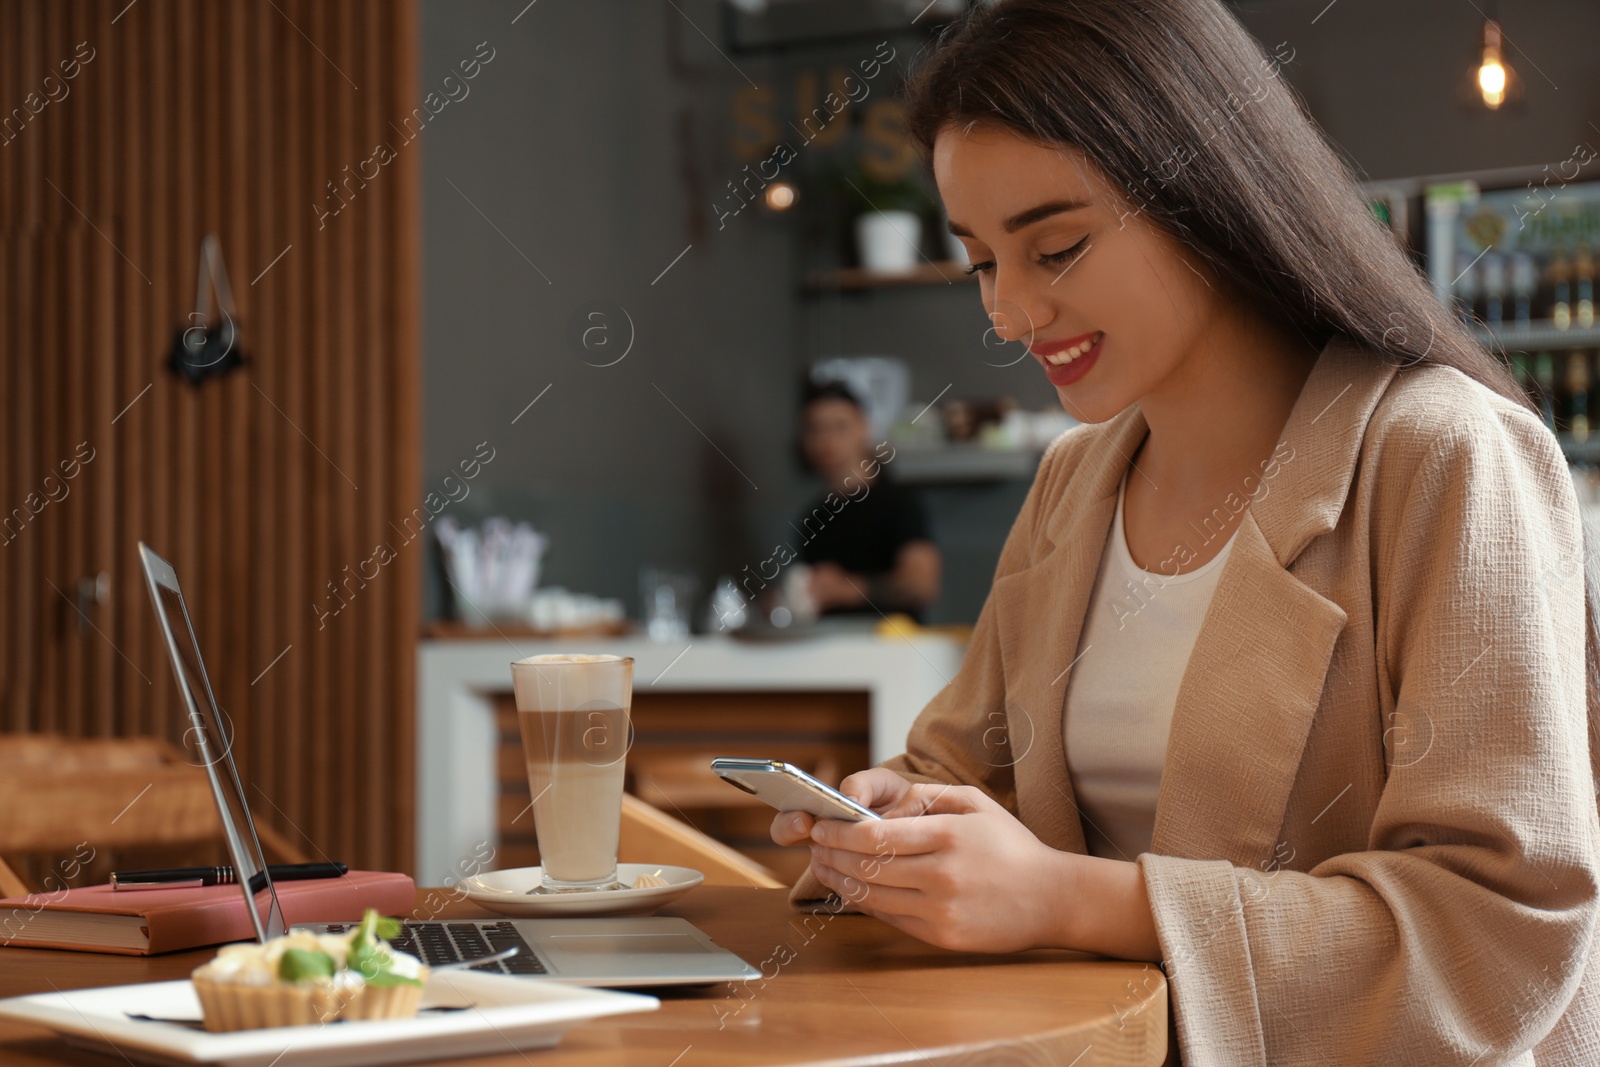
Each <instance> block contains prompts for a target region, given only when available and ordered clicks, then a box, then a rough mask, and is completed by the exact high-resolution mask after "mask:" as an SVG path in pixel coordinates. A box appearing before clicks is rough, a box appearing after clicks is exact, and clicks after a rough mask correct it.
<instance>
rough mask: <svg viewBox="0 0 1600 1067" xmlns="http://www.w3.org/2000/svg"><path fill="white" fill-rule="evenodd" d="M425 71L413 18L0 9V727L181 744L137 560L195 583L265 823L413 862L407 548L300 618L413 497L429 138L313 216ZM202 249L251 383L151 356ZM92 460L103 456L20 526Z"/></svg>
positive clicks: (316, 12) (317, 5) (404, 109)
mask: <svg viewBox="0 0 1600 1067" xmlns="http://www.w3.org/2000/svg"><path fill="white" fill-rule="evenodd" d="M80 43H86V44H87V47H89V48H92V49H93V50H94V57H93V59H92V60H90V61H89V62H88V63H82V64H81V65H80V70H79V72H78V74H77V76H76V77H75V78H73V79H71V80H70V81H66V80H64V79H61V78H60V71H59V68H58V64H59V63H60V62H61V61H63V60H71V59H72V57H73V55H74V50H75V49H77V48H78V47H79V46H80ZM415 51H416V13H415V10H414V6H413V4H411V3H409V2H399V3H396V2H391V0H340V2H339V3H336V4H335V3H324V2H319V0H275V2H271V0H140V2H138V3H136V4H132V5H129V4H128V3H127V0H100V2H95V0H59V2H58V0H51V2H48V3H46V2H43V0H32V2H24V0H0V123H3V121H4V118H5V117H6V116H7V115H11V114H12V109H13V108H15V109H18V110H17V113H16V114H17V115H18V116H20V118H17V119H15V120H14V122H13V125H12V127H11V128H9V129H3V130H0V420H3V421H0V522H3V520H4V519H5V518H6V517H7V516H11V517H12V519H13V523H12V527H11V528H9V529H8V528H5V527H4V526H0V730H4V731H10V732H20V731H56V732H60V733H63V734H66V735H68V736H138V735H148V736H159V737H165V738H167V739H169V740H171V741H173V742H175V743H181V742H182V738H183V733H184V725H185V723H184V722H183V720H182V719H181V718H180V716H179V714H178V713H177V710H176V709H177V708H178V707H179V705H178V700H177V694H176V692H175V689H174V686H173V684H172V681H171V674H170V670H169V668H168V667H167V664H166V662H165V657H164V654H163V651H162V648H161V645H160V643H159V636H158V632H157V630H156V627H155V624H154V615H153V613H152V611H151V607H150V604H149V599H148V595H147V594H146V592H145V589H144V586H143V584H142V576H141V574H140V573H139V571H138V566H137V556H136V552H135V548H134V546H135V543H136V542H137V541H139V540H144V541H147V542H148V543H149V544H150V545H151V546H152V547H153V548H154V549H155V550H156V551H158V552H160V553H162V554H163V555H166V556H167V557H168V558H169V559H171V560H172V561H173V562H174V563H175V564H176V565H177V567H178V570H179V573H180V575H181V576H182V578H183V580H184V583H185V585H186V587H187V590H188V593H189V599H190V610H191V611H192V612H193V614H194V616H195V624H196V627H197V629H198V632H199V636H200V642H201V647H202V649H203V650H204V652H205V654H206V656H207V657H208V659H209V661H210V664H211V668H212V672H213V678H212V682H213V685H214V687H215V689H216V692H217V697H218V700H219V702H220V703H221V704H222V705H223V707H224V708H225V709H226V711H227V712H228V713H229V715H230V717H231V718H232V720H233V722H234V725H235V729H236V732H237V754H238V756H239V759H240V770H241V773H242V774H243V775H244V776H245V778H246V780H247V781H248V782H249V783H250V792H251V800H252V806H253V807H254V808H255V809H256V813H257V816H258V817H260V818H263V819H265V820H266V821H268V822H271V823H272V824H274V825H275V826H276V827H277V828H278V829H280V830H282V831H284V832H285V833H286V834H287V835H288V836H289V837H290V839H291V840H293V841H296V842H297V843H300V844H301V845H302V846H303V847H304V848H305V849H306V851H307V852H308V853H310V854H312V855H314V856H317V855H326V856H328V857H331V858H334V859H340V860H344V861H347V862H349V863H352V864H356V865H361V866H377V867H391V868H399V869H409V868H410V864H411V860H412V829H411V828H412V822H413V818H414V812H413V804H414V799H413V798H414V781H413V778H414V771H413V768H414V763H415V760H414V754H413V730H412V718H413V708H414V703H415V693H414V687H415V682H414V678H415V671H414V654H415V646H416V635H417V633H418V630H419V623H420V618H419V617H420V584H421V580H420V576H421V550H420V544H421V542H418V543H417V544H415V545H409V546H407V545H402V544H395V549H396V551H397V553H398V558H396V559H395V560H394V561H393V562H391V563H389V564H387V565H386V566H384V567H382V569H381V572H380V573H379V575H378V577H377V578H375V579H372V580H370V581H366V582H365V584H364V585H356V584H355V583H354V582H353V581H352V582H351V583H350V585H349V586H348V589H349V590H353V591H354V595H353V596H352V595H351V592H350V591H347V589H346V588H345V587H341V590H340V591H341V594H342V595H343V597H344V599H345V600H346V601H347V602H348V606H347V607H345V608H344V609H343V610H342V611H341V612H340V613H339V614H338V615H336V616H332V617H329V618H327V619H326V620H324V622H325V625H321V626H319V619H318V615H317V612H316V610H315V609H314V607H313V605H328V604H333V605H334V606H337V604H338V601H335V600H332V599H331V596H330V593H329V583H330V582H332V583H334V584H335V585H339V583H341V582H343V581H345V580H347V579H348V578H349V576H350V575H352V574H354V573H355V572H356V569H357V565H358V563H359V562H360V561H363V560H367V559H368V558H369V557H371V556H372V554H373V551H374V548H375V547H376V546H377V545H379V544H380V543H384V542H389V543H391V544H394V543H395V542H396V540H397V539H396V538H395V537H394V535H393V534H392V533H391V532H390V525H389V524H390V521H391V520H394V521H398V520H399V519H400V518H401V517H402V516H404V515H407V514H409V513H410V512H411V510H412V508H413V507H415V506H417V504H418V503H419V502H420V498H421V478H420V448H421V441H420V436H421V435H420V412H419V397H418V389H419V385H420V366H419V360H420V335H419V313H418V308H419V299H418V297H419V289H420V279H419V271H420V266H419V259H418V257H419V227H420V214H419V195H418V189H419V174H420V159H419V150H418V148H417V147H416V146H406V145H396V146H395V152H396V158H395V159H394V160H393V161H392V162H390V163H388V164H387V165H385V166H383V167H382V168H381V170H380V172H379V174H378V176H377V177H376V178H374V179H370V180H367V181H366V182H365V185H364V186H363V187H361V188H359V189H358V190H357V191H356V193H355V195H354V197H353V198H351V202H350V203H349V205H348V206H346V207H345V208H344V209H343V210H342V211H341V212H340V213H339V214H337V215H336V216H331V217H329V218H327V219H325V220H324V222H325V226H323V227H322V228H319V222H318V218H317V213H316V212H315V210H314V207H313V206H314V205H321V204H325V203H327V202H328V197H329V191H328V190H329V187H328V184H327V183H328V182H330V181H333V182H335V184H337V183H338V181H339V180H340V179H341V178H342V177H344V175H345V173H346V172H343V171H342V168H344V167H345V166H346V165H349V166H350V167H351V168H352V171H351V172H353V171H354V168H355V166H356V164H357V163H358V162H359V161H361V160H364V159H366V158H367V157H368V156H369V155H371V153H372V151H373V148H374V146H375V145H377V144H379V143H380V142H388V143H391V144H393V143H394V142H395V140H396V138H395V136H394V134H393V132H392V130H391V128H390V126H389V123H390V121H391V120H398V119H399V118H400V117H401V116H404V115H405V114H408V113H409V112H410V110H411V109H412V108H413V107H415V106H417V105H418V104H420V102H421V101H420V98H419V97H418V93H417V86H416V84H415V78H414V74H413V66H414V61H415ZM47 75H51V76H53V77H54V78H55V79H56V80H55V81H52V82H51V83H48V84H47V83H46V81H45V78H46V76H47ZM352 82H353V83H354V84H352ZM63 84H64V85H65V86H67V87H68V88H69V90H70V91H69V92H68V93H67V95H66V96H65V97H62V98H60V99H57V100H52V101H50V102H48V103H46V104H44V106H43V107H42V108H41V107H39V101H40V100H43V99H46V94H47V90H48V91H49V92H54V93H56V95H57V96H60V85H63ZM30 94H37V95H36V96H33V97H30ZM31 109H36V110H37V114H33V113H31ZM19 124H20V126H21V128H20V130H19V129H17V126H18V125H19ZM208 232H215V233H217V234H219V235H220V237H221V240H222V247H223V252H224V255H225V258H226V261H227V266H228V271H229V277H230V280H231V282H232V286H233V291H234V296H235V300H236V302H237V303H238V305H239V313H240V320H241V322H242V325H243V331H244V332H243V339H244V343H243V349H244V351H245V353H246V355H247V357H248V359H249V362H248V364H247V365H246V367H245V368H244V369H243V370H241V371H238V372H235V373H234V374H232V375H230V376H227V377H225V378H222V379H219V380H213V381H210V382H208V383H206V384H205V385H203V386H201V387H199V388H195V387H193V386H190V385H188V384H187V383H185V382H183V381H180V380H178V379H177V378H175V377H173V376H172V375H171V374H170V373H169V372H168V371H167V370H166V369H165V361H166V358H167V354H168V351H169V349H170V346H171V343H172V339H173V336H174V333H175V332H176V331H177V330H178V329H180V328H182V327H183V326H185V325H187V324H188V323H187V320H186V316H187V315H188V313H189V312H190V311H192V310H193V307H192V303H193V300H194V291H195V272H196V268H197V262H198V252H199V246H200V240H201V238H202V236H203V235H204V234H206V233H208ZM285 248H288V251H287V253H286V254H284V255H283V257H282V258H281V259H279V260H278V261H277V263H276V264H275V265H273V266H271V268H270V269H267V268H268V265H269V264H271V263H272V262H273V259H274V257H276V256H278V255H279V253H280V252H284V250H285ZM263 272H265V273H263ZM258 275H259V278H258ZM147 386H148V387H149V388H148V389H146V387H147ZM80 442H87V445H88V447H89V448H92V449H93V450H94V458H93V459H92V461H91V462H89V463H88V464H86V465H84V466H83V467H82V469H81V471H80V472H79V473H78V475H77V476H76V477H75V478H73V479H72V480H71V481H70V482H66V483H65V485H66V486H67V487H68V493H67V495H66V496H65V497H64V499H61V500H59V501H51V502H49V503H47V504H44V506H43V507H38V504H39V502H40V501H41V500H42V499H44V494H45V491H46V488H47V486H46V483H45V481H44V479H45V478H46V476H48V475H51V474H56V475H57V476H58V477H59V474H60V472H59V471H58V470H57V466H58V464H59V463H60V462H61V461H63V460H67V461H70V460H71V459H72V458H73V457H74V450H75V449H76V448H77V447H78V445H79V443H80ZM51 484H52V485H54V484H55V483H51ZM54 491H56V492H57V493H58V495H59V492H60V490H59V488H57V489H55V490H54ZM30 494H37V495H34V496H30ZM34 510H37V514H34V513H33V512H34ZM346 566H348V567H349V570H348V571H346V570H344V569H343V568H345V567H346ZM99 572H105V573H107V574H109V575H110V576H111V596H110V601H109V603H107V604H105V605H103V606H101V607H99V608H97V609H95V610H94V612H93V613H92V616H91V618H92V622H93V624H94V629H90V630H89V631H88V632H87V633H80V629H79V626H78V625H77V622H76V620H77V612H76V610H75V608H74V606H73V604H72V602H71V599H72V598H73V597H75V596H76V592H77V586H78V582H79V580H80V579H81V578H83V577H85V576H89V575H94V574H96V573H99ZM369 573H370V570H369ZM58 590H59V591H58ZM286 648H287V649H288V651H287V653H286V654H284V655H283V657H282V658H281V659H279V660H278V661H277V663H276V664H275V665H273V666H271V668H270V669H268V665H269V664H272V663H273V660H274V659H275V658H276V657H278V656H279V654H280V653H283V652H284V650H285V649H286ZM263 672H265V673H263ZM128 799H129V800H130V801H131V800H133V799H134V798H133V797H131V796H130V797H129V798H128ZM93 829H94V828H92V827H86V828H85V834H86V836H88V837H89V840H90V841H91V842H92V841H93Z"/></svg>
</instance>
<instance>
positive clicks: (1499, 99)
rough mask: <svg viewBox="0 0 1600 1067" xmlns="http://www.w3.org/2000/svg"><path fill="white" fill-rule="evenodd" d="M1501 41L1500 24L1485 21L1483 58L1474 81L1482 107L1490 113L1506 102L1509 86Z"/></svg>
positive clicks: (1491, 20) (1508, 76)
mask: <svg viewBox="0 0 1600 1067" xmlns="http://www.w3.org/2000/svg"><path fill="white" fill-rule="evenodd" d="M1502 40H1503V38H1502V35H1501V33H1500V23H1498V22H1496V21H1495V20H1494V19H1485V20H1484V23H1483V56H1482V58H1481V59H1479V61H1478V73H1477V78H1476V81H1477V86H1478V94H1479V95H1480V96H1481V97H1482V98H1483V106H1484V107H1487V108H1488V109H1489V110H1490V111H1494V110H1497V109H1498V108H1499V107H1500V105H1501V104H1503V103H1505V102H1506V91H1507V90H1508V89H1509V88H1510V86H1511V70H1510V69H1509V68H1508V67H1507V66H1506V63H1505V56H1504V54H1503V50H1502V48H1501V42H1502Z"/></svg>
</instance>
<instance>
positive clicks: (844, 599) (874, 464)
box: [794, 382, 940, 618]
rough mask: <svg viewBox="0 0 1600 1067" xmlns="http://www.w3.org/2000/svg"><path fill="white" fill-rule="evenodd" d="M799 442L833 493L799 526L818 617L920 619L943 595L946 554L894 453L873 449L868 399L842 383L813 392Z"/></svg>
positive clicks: (881, 447)
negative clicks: (897, 615) (902, 483)
mask: <svg viewBox="0 0 1600 1067" xmlns="http://www.w3.org/2000/svg"><path fill="white" fill-rule="evenodd" d="M800 444H801V449H802V451H803V452H804V453H805V457H806V461H807V463H809V464H810V466H811V468H812V470H814V471H816V472H817V473H818V474H820V475H821V476H822V477H823V478H824V479H826V480H827V482H828V486H829V489H830V492H829V493H828V494H827V495H826V496H825V497H823V498H822V499H821V500H820V501H818V502H817V504H816V505H815V506H813V507H812V508H811V509H810V510H809V511H807V512H806V513H805V514H804V515H802V516H801V517H800V519H799V521H798V522H796V523H795V524H794V525H795V529H796V530H797V531H799V533H800V536H801V538H802V541H801V543H800V546H799V553H798V555H799V558H800V560H801V561H802V562H804V563H806V564H809V565H810V568H811V577H810V583H809V590H810V594H811V598H812V600H814V601H815V602H816V605H817V610H818V612H819V613H821V614H824V615H826V614H842V613H852V612H855V613H859V612H865V613H868V614H874V615H876V614H878V613H879V612H882V613H883V614H886V615H887V614H890V613H892V612H897V611H898V612H905V613H907V614H910V615H913V616H916V617H918V618H920V616H921V613H922V611H923V610H924V609H925V608H927V607H928V605H930V604H932V603H933V602H934V600H936V599H937V598H938V596H939V566H940V562H939V549H938V548H937V547H936V546H935V545H934V543H933V541H932V540H930V539H929V537H928V520H927V516H926V515H925V514H924V513H923V510H922V507H921V505H920V503H919V502H918V501H917V499H916V497H914V496H912V494H911V493H909V492H907V491H906V490H904V489H902V488H900V487H899V486H897V485H895V484H894V483H893V482H891V481H890V480H889V477H888V466H887V465H888V464H889V462H890V461H891V460H893V458H894V449H893V448H892V447H891V446H890V445H889V444H888V443H887V442H884V443H881V444H879V445H877V446H876V447H874V446H873V445H872V444H871V442H870V440H869V432H868V424H867V418H866V413H865V412H864V411H863V410H862V408H861V402H860V401H859V400H857V399H856V397H855V394H853V393H852V392H851V391H850V390H849V389H848V388H847V387H845V386H844V385H842V384H840V383H838V382H825V383H820V384H816V385H812V386H811V387H810V388H809V389H808V390H807V393H806V398H805V403H804V407H803V408H802V410H801V415H800Z"/></svg>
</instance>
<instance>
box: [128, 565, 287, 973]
mask: <svg viewBox="0 0 1600 1067" xmlns="http://www.w3.org/2000/svg"><path fill="white" fill-rule="evenodd" d="M139 557H140V561H141V562H142V563H143V565H144V573H145V578H146V580H147V581H148V582H149V585H150V597H151V600H152V601H153V602H154V603H155V607H156V614H157V616H158V617H159V618H160V620H161V632H162V636H163V637H164V638H165V639H166V642H167V652H168V654H169V656H170V657H171V659H172V671H173V674H174V675H176V676H177V680H178V689H179V691H180V692H181V693H182V694H183V700H184V704H185V705H186V706H187V707H188V711H189V724H190V726H189V731H188V733H187V734H186V735H185V738H184V740H185V742H186V743H187V742H189V741H190V740H191V739H192V741H193V751H194V752H195V754H196V755H197V756H198V757H199V759H200V760H201V762H202V763H203V764H204V765H205V768H206V773H207V775H209V776H210V778H211V791H212V793H213V794H214V795H215V797H216V801H217V811H218V812H219V814H220V815H221V816H222V831H223V834H224V835H225V836H226V838H227V841H228V852H229V854H230V855H231V856H232V857H233V870H234V874H235V876H236V877H237V879H238V881H239V885H240V886H241V888H242V891H243V892H244V896H245V902H246V904H247V906H248V910H249V912H250V919H251V922H252V924H253V925H254V926H255V930H256V936H257V937H258V938H260V939H261V940H263V941H264V940H266V939H267V938H269V937H277V936H279V935H280V934H282V933H284V932H285V930H286V929H287V926H286V924H285V923H284V921H283V910H282V909H281V908H280V907H279V905H278V893H277V890H276V889H274V888H273V886H272V879H271V877H270V876H269V875H268V873H267V861H266V857H265V855H263V853H262V851H261V842H260V840H259V839H258V838H257V837H256V827H255V821H254V820H253V819H252V818H251V817H250V808H249V805H248V804H247V803H246V801H245V795H244V787H243V785H242V784H241V783H240V781H239V772H238V769H237V768H236V767H235V766H234V762H233V730H232V729H231V728H230V726H229V724H228V722H227V720H226V717H225V716H224V715H223V713H222V710H221V709H220V708H218V707H217V701H216V698H215V697H214V696H213V695H212V692H211V679H210V678H209V677H207V675H206V668H205V663H204V661H202V660H201V658H200V645H199V643H198V642H197V641H196V640H195V636H194V626H193V624H192V623H191V622H190V619H189V609H188V607H187V606H186V605H185V604H184V600H183V591H182V590H181V589H179V588H178V575H177V572H176V571H174V570H173V569H172V565H171V564H170V563H168V562H167V561H166V560H164V559H162V558H161V557H160V556H158V555H156V554H155V553H154V552H152V551H150V549H149V548H148V547H146V546H145V544H144V543H143V542H141V543H140V544H139Z"/></svg>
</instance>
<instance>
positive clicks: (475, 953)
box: [327, 920, 549, 974]
mask: <svg viewBox="0 0 1600 1067" xmlns="http://www.w3.org/2000/svg"><path fill="white" fill-rule="evenodd" d="M349 928H350V927H349V925H347V924H341V923H330V924H329V925H328V927H327V930H328V932H329V933H330V934H340V933H344V932H345V931H346V930H348V929H349ZM389 944H390V945H392V946H393V947H394V948H395V949H397V950H399V951H401V952H406V953H409V954H410V955H413V956H415V957H417V958H418V959H419V960H421V961H422V962H423V963H426V964H427V965H428V966H430V967H438V966H440V965H441V964H446V963H458V962H460V961H461V960H475V959H481V958H483V957H484V956H492V955H494V954H495V953H496V952H502V951H504V950H505V949H508V948H510V947H511V946H513V945H515V946H516V947H517V949H518V950H519V951H518V952H517V954H516V955H515V956H512V957H511V958H510V959H505V960H494V961H492V962H490V963H477V964H473V965H472V966H471V967H469V968H468V970H473V971H490V972H493V973H495V974H548V973H549V972H548V971H546V970H545V966H544V963H543V962H541V961H540V959H539V957H538V956H535V955H534V954H533V949H532V948H530V947H529V945H528V942H527V941H525V940H523V937H522V935H521V934H520V933H518V932H517V928H516V925H515V924H514V923H509V922H498V923H496V922H454V923H453V922H446V921H441V920H431V921H421V922H412V921H407V922H404V923H402V924H401V925H400V936H399V937H397V938H395V939H394V940H392V941H390V942H389Z"/></svg>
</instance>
